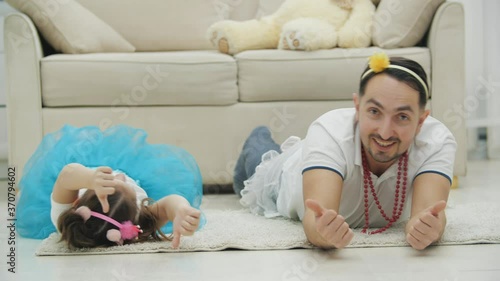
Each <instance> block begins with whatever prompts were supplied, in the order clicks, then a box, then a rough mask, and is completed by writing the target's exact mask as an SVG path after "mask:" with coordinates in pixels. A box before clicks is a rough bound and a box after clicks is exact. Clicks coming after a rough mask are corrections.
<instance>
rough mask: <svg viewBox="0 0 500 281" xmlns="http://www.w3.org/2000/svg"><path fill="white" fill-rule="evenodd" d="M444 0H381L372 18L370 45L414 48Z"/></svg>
mask: <svg viewBox="0 0 500 281" xmlns="http://www.w3.org/2000/svg"><path fill="white" fill-rule="evenodd" d="M443 2H445V0H425V1H424V0H418V1H415V0H383V1H381V2H380V5H379V6H378V8H377V11H376V12H375V15H374V24H373V38H372V41H373V44H374V45H375V46H378V47H381V48H388V49H389V48H391V49H392V48H405V47H411V46H415V45H416V44H417V43H418V42H420V40H422V38H423V37H424V35H425V33H426V32H427V30H428V29H429V26H430V24H431V22H432V19H433V17H434V14H435V13H436V10H437V9H438V7H439V6H440V5H441V4H443Z"/></svg>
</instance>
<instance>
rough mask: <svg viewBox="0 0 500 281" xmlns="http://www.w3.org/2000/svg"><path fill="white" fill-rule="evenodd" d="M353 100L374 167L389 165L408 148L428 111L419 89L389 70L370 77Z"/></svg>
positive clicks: (371, 164)
mask: <svg viewBox="0 0 500 281" xmlns="http://www.w3.org/2000/svg"><path fill="white" fill-rule="evenodd" d="M354 103H355V106H356V118H357V120H358V121H359V123H358V124H359V131H360V137H361V142H362V144H363V147H364V149H365V152H367V159H368V164H369V166H370V168H371V169H372V171H373V170H374V169H383V170H385V169H387V168H388V167H389V166H390V165H392V163H394V161H396V160H397V159H398V158H399V156H401V155H402V154H403V153H404V152H405V151H406V150H408V148H409V147H410V145H411V143H412V142H413V140H414V139H415V136H416V135H417V134H418V132H419V131H420V128H421V127H422V124H423V122H424V120H425V118H427V116H428V115H429V111H426V110H422V109H420V107H419V94H418V91H416V90H415V89H413V88H411V87H410V86H408V85H407V84H405V83H403V82H401V81H398V80H397V79H395V78H392V77H391V76H389V75H387V74H379V75H376V76H375V77H373V78H372V79H371V80H370V81H368V84H367V85H366V88H365V93H364V95H363V97H362V98H361V99H359V97H358V96H357V95H355V96H354Z"/></svg>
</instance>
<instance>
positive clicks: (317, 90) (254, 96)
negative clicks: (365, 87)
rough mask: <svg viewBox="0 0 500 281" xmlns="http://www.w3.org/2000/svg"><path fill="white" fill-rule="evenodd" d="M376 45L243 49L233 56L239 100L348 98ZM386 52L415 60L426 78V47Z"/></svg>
mask: <svg viewBox="0 0 500 281" xmlns="http://www.w3.org/2000/svg"><path fill="white" fill-rule="evenodd" d="M380 50H381V49H379V48H375V47H372V48H363V49H339V48H337V49H331V50H319V51H314V52H298V51H284V50H259V51H246V52H242V53H239V54H237V55H236V56H235V58H236V63H237V64H238V84H239V90H240V101H242V102H260V101H300V100H308V101H312V100H351V99H352V94H353V93H355V92H358V88H359V78H360V77H361V74H362V72H363V69H364V68H365V67H366V65H367V62H368V59H367V58H368V57H369V56H370V55H372V54H373V53H374V52H377V51H380ZM384 51H385V52H386V53H387V54H388V55H389V56H402V57H407V58H410V59H414V60H416V61H418V62H419V63H420V64H421V65H422V66H423V67H424V69H425V71H426V72H427V75H428V76H429V81H430V75H431V73H430V71H431V69H430V65H431V58H430V51H429V49H428V48H423V47H413V48H402V49H391V50H384Z"/></svg>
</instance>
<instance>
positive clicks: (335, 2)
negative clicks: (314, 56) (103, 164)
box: [207, 0, 375, 54]
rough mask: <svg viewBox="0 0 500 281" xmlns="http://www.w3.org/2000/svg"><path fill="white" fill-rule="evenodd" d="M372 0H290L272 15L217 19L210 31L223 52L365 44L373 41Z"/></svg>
mask: <svg viewBox="0 0 500 281" xmlns="http://www.w3.org/2000/svg"><path fill="white" fill-rule="evenodd" d="M374 13H375V6H374V4H373V3H372V0H286V1H285V2H284V3H283V4H282V5H281V6H280V8H279V9H278V10H277V11H276V12H275V13H274V14H272V15H269V16H266V17H263V18H261V19H253V20H248V21H240V22H238V21H232V20H224V21H220V22H217V23H214V24H213V25H212V26H210V28H209V29H208V31H207V35H208V37H209V39H210V41H211V42H212V44H214V46H215V47H216V48H218V49H219V51H220V52H222V53H226V54H236V53H239V52H242V51H246V50H259V49H275V48H279V49H286V50H305V51H312V50H318V49H331V48H334V47H336V46H339V47H342V48H363V47H368V46H370V44H371V37H372V36H371V35H372V34H371V33H372V32H371V30H372V23H373V15H374Z"/></svg>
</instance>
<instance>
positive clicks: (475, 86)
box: [449, 0, 497, 150]
mask: <svg viewBox="0 0 500 281" xmlns="http://www.w3.org/2000/svg"><path fill="white" fill-rule="evenodd" d="M449 1H453V2H460V3H462V4H463V6H464V13H465V79H466V81H465V85H466V91H467V92H466V100H465V103H464V109H465V112H466V113H467V115H466V120H467V126H468V127H469V130H468V132H467V133H468V140H467V146H468V149H469V150H473V149H475V148H476V147H477V128H478V127H481V126H480V125H479V124H478V122H477V121H478V119H480V118H484V117H485V116H484V113H485V112H486V102H485V101H484V100H481V99H479V98H478V90H479V89H480V88H481V87H482V81H483V80H482V79H483V78H484V56H483V53H484V36H485V34H484V31H483V30H484V29H483V5H484V1H492V0H449ZM494 1H497V0H494Z"/></svg>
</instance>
